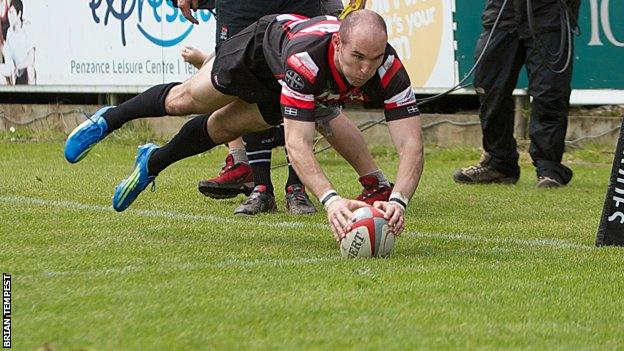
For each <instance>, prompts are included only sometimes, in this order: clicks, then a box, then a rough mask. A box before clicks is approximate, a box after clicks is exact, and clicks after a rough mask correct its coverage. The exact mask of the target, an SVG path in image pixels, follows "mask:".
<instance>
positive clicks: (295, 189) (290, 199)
mask: <svg viewBox="0 0 624 351" xmlns="http://www.w3.org/2000/svg"><path fill="white" fill-rule="evenodd" d="M286 210H288V212H289V213H290V214H295V215H299V214H310V213H315V212H316V207H314V204H313V203H312V201H310V198H309V197H308V194H306V191H305V187H304V186H303V185H301V184H293V185H291V186H289V187H288V188H286Z"/></svg>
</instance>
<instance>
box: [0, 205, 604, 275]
mask: <svg viewBox="0 0 624 351" xmlns="http://www.w3.org/2000/svg"><path fill="white" fill-rule="evenodd" d="M0 202H4V203H9V204H15V205H36V206H47V207H49V206H52V207H60V208H66V209H71V210H87V211H100V212H114V210H113V208H112V207H109V206H101V205H88V204H82V203H79V202H74V201H65V200H44V199H40V198H31V197H23V196H0ZM124 213H127V214H128V215H134V216H138V217H150V218H166V219H173V220H184V221H192V222H198V221H204V222H213V223H225V224H237V225H252V226H265V227H273V228H274V227H282V228H316V229H321V230H326V231H328V232H329V226H328V225H326V224H321V223H304V222H297V221H294V220H293V221H288V222H285V221H282V222H280V221H262V220H259V219H258V218H257V217H254V218H253V221H250V220H249V219H248V218H247V217H243V218H241V217H236V216H232V217H231V218H228V217H220V216H212V215H195V214H186V213H179V212H173V211H158V210H127V211H125V212H124ZM403 236H410V237H415V238H430V239H441V240H451V241H472V242H479V243H484V244H496V245H510V246H524V247H546V248H554V249H584V250H587V249H593V248H594V246H592V245H582V244H575V243H571V242H568V241H565V240H560V239H513V238H488V237H483V236H478V235H467V234H460V233H421V232H406V233H404V234H403ZM262 262H265V261H262ZM262 264H267V263H262ZM269 264H273V263H269Z"/></svg>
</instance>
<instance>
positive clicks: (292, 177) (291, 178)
mask: <svg viewBox="0 0 624 351" xmlns="http://www.w3.org/2000/svg"><path fill="white" fill-rule="evenodd" d="M284 152H285V153H286V160H287V161H288V180H287V181H286V188H288V187H289V186H291V185H293V184H303V183H301V179H299V176H298V175H297V172H295V169H294V168H293V166H292V164H291V163H290V158H289V157H288V151H286V149H284Z"/></svg>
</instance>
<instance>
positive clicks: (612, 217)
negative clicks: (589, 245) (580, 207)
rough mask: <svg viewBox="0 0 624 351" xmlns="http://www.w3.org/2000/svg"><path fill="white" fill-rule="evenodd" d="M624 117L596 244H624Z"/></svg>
mask: <svg viewBox="0 0 624 351" xmlns="http://www.w3.org/2000/svg"><path fill="white" fill-rule="evenodd" d="M623 153H624V119H623V120H622V126H621V127H620V136H619V138H618V143H617V147H616V148H615V157H614V158H613V167H612V168H611V178H610V179H609V188H608V189H607V198H606V199H605V203H604V207H603V209H602V216H601V217H600V226H599V227H598V233H597V234H596V246H606V245H618V246H624V159H623V157H622V156H624V155H623Z"/></svg>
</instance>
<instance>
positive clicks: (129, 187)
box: [113, 143, 158, 212]
mask: <svg viewBox="0 0 624 351" xmlns="http://www.w3.org/2000/svg"><path fill="white" fill-rule="evenodd" d="M157 149H158V146H157V145H155V144H151V143H150V144H145V145H141V146H139V148H138V151H137V156H136V160H135V162H134V168H133V169H132V173H130V175H129V176H128V177H127V178H126V179H124V180H122V181H121V183H119V185H117V187H115V195H113V208H114V209H115V211H117V212H121V211H124V210H125V209H127V208H128V207H130V205H131V204H132V202H134V200H135V199H136V198H137V197H138V196H139V194H140V193H141V192H142V191H143V190H145V188H147V186H148V185H149V184H150V183H152V182H153V181H154V179H156V176H150V175H149V174H148V172H147V161H148V160H149V158H150V155H151V154H152V153H153V152H154V151H155V150H157ZM155 188H156V183H153V185H152V191H154V190H155Z"/></svg>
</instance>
